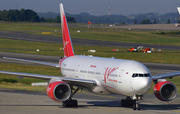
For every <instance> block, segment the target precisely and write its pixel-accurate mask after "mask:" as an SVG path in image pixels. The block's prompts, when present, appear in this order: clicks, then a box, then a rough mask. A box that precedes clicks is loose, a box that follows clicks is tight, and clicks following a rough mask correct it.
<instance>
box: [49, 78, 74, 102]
mask: <svg viewBox="0 0 180 114" xmlns="http://www.w3.org/2000/svg"><path fill="white" fill-rule="evenodd" d="M46 93H47V95H48V96H49V98H51V99H52V100H55V101H58V102H62V101H66V100H68V99H69V97H70V96H71V88H70V86H69V85H68V84H67V83H65V82H63V81H57V82H52V83H50V84H49V85H48V87H47V90H46Z"/></svg>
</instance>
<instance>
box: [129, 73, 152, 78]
mask: <svg viewBox="0 0 180 114" xmlns="http://www.w3.org/2000/svg"><path fill="white" fill-rule="evenodd" d="M132 77H133V78H135V77H150V74H149V73H146V74H137V73H135V74H133V75H132Z"/></svg>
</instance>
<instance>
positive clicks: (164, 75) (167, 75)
mask: <svg viewBox="0 0 180 114" xmlns="http://www.w3.org/2000/svg"><path fill="white" fill-rule="evenodd" d="M179 75H180V71H179V72H171V73H165V74H158V75H153V76H152V80H157V79H165V78H171V77H174V76H179Z"/></svg>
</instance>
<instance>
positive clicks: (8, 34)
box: [0, 31, 180, 50]
mask: <svg viewBox="0 0 180 114" xmlns="http://www.w3.org/2000/svg"><path fill="white" fill-rule="evenodd" d="M0 38H8V39H16V40H26V41H37V42H49V43H61V44H62V38H61V37H55V36H46V35H35V34H26V33H22V32H12V31H0ZM71 39H72V42H73V45H87V46H106V47H127V48H129V47H137V46H144V47H150V48H151V47H153V48H156V49H166V50H180V46H166V45H152V44H143V45H142V44H139V43H124V42H111V41H98V40H88V39H78V38H71Z"/></svg>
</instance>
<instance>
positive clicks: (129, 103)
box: [121, 95, 142, 110]
mask: <svg viewBox="0 0 180 114" xmlns="http://www.w3.org/2000/svg"><path fill="white" fill-rule="evenodd" d="M139 99H142V96H139V95H135V96H133V99H131V98H130V97H126V99H122V100H121V106H122V107H129V106H132V107H133V110H141V106H140V104H139V103H140V102H139Z"/></svg>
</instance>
